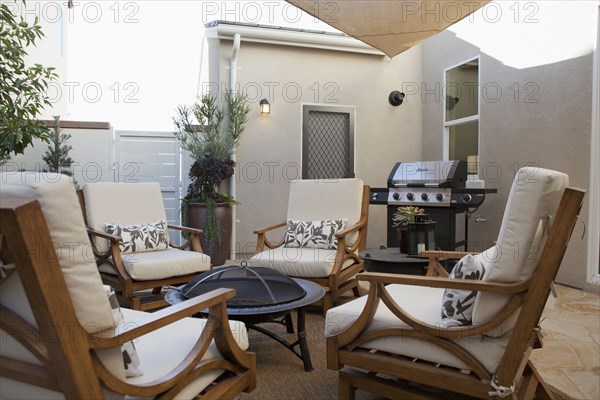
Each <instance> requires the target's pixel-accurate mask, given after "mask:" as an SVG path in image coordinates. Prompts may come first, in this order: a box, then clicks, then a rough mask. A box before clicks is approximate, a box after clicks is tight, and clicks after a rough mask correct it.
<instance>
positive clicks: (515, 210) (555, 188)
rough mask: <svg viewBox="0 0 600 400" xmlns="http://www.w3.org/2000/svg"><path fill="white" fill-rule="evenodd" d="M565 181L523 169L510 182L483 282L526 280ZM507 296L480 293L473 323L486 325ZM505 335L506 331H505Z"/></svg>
mask: <svg viewBox="0 0 600 400" xmlns="http://www.w3.org/2000/svg"><path fill="white" fill-rule="evenodd" d="M568 185H569V177H568V176H567V175H565V174H563V173H561V172H556V171H552V170H548V169H543V168H536V167H526V168H522V169H520V170H519V171H518V173H517V175H516V176H515V180H514V182H513V185H512V188H511V191H510V194H509V197H508V202H507V204H506V210H505V211H504V217H503V219H502V225H501V227H500V233H499V235H498V240H497V245H496V246H495V251H494V252H491V253H487V252H486V253H487V254H485V255H486V258H487V259H486V261H487V262H488V263H489V264H488V265H487V266H486V269H487V272H486V274H485V276H484V277H483V280H489V281H495V282H518V281H522V280H525V279H527V278H529V276H530V275H531V273H532V272H533V269H534V268H535V266H536V265H537V262H538V261H539V256H540V254H541V249H542V247H543V245H544V240H545V231H546V224H547V220H548V216H553V215H554V214H555V213H556V210H557V208H558V204H559V202H560V199H561V197H562V194H563V192H564V190H565V188H566V187H567V186H568ZM509 300H510V296H507V295H500V294H492V293H480V294H479V296H478V297H477V300H476V301H475V308H474V310H473V323H474V324H478V323H482V322H485V321H487V320H488V319H490V318H491V317H493V316H494V315H495V314H496V313H497V312H499V311H500V310H501V309H502V308H503V307H504V306H505V305H506V304H507V303H508V301H509ZM505 328H506V329H502V331H503V332H504V331H506V330H507V329H509V328H510V327H505Z"/></svg>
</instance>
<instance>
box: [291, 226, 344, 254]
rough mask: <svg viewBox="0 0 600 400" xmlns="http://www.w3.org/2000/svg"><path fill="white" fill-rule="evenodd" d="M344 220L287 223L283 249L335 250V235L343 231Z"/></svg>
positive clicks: (336, 242)
mask: <svg viewBox="0 0 600 400" xmlns="http://www.w3.org/2000/svg"><path fill="white" fill-rule="evenodd" d="M345 226H346V220H345V219H336V220H331V221H297V220H293V219H290V220H288V222H287V229H286V233H285V240H284V246H285V247H306V248H313V249H326V250H332V249H333V250H335V249H337V244H338V241H337V238H336V237H335V234H336V233H338V232H339V231H341V230H342V229H344V227H345Z"/></svg>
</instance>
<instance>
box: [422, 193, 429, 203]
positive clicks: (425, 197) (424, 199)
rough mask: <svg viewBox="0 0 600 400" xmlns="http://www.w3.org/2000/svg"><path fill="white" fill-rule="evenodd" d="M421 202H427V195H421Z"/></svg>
mask: <svg viewBox="0 0 600 400" xmlns="http://www.w3.org/2000/svg"><path fill="white" fill-rule="evenodd" d="M421 200H423V201H427V200H429V195H428V194H427V193H421Z"/></svg>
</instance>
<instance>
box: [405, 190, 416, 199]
mask: <svg viewBox="0 0 600 400" xmlns="http://www.w3.org/2000/svg"><path fill="white" fill-rule="evenodd" d="M406 198H407V199H408V200H411V201H412V200H414V199H415V195H414V194H412V193H411V192H408V193H406Z"/></svg>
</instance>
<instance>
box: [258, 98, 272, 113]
mask: <svg viewBox="0 0 600 400" xmlns="http://www.w3.org/2000/svg"><path fill="white" fill-rule="evenodd" d="M258 104H259V105H260V114H261V115H264V114H271V103H269V101H268V100H267V99H262V100H261V101H260V103H258Z"/></svg>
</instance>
